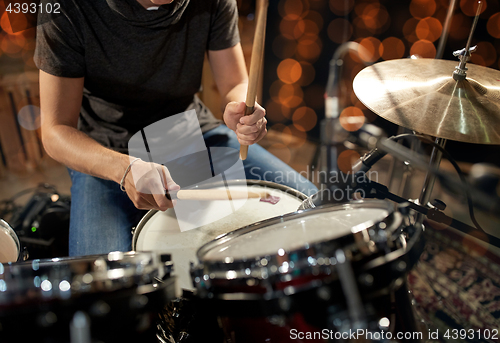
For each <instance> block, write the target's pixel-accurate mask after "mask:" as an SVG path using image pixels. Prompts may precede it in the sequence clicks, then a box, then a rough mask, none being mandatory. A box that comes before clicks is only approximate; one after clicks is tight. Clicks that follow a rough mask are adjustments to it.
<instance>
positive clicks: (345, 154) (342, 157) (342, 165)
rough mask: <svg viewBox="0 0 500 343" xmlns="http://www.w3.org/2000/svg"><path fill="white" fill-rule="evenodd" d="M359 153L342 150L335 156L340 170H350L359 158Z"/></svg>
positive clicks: (348, 171) (344, 171) (347, 171)
mask: <svg viewBox="0 0 500 343" xmlns="http://www.w3.org/2000/svg"><path fill="white" fill-rule="evenodd" d="M360 157H361V155H360V154H359V153H358V152H357V151H354V150H344V151H342V152H341V153H340V154H339V157H337V165H338V167H339V169H340V171H341V172H343V173H345V174H347V173H350V172H352V166H353V165H354V164H355V163H356V162H357V161H358V160H359V158H360Z"/></svg>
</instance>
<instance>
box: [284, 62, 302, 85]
mask: <svg viewBox="0 0 500 343" xmlns="http://www.w3.org/2000/svg"><path fill="white" fill-rule="evenodd" d="M278 77H279V79H280V80H281V81H282V82H283V83H295V82H297V81H299V80H300V78H301V77H302V66H301V65H300V63H299V62H297V61H296V60H294V59H291V58H287V59H286V60H283V61H281V63H280V64H279V65H278Z"/></svg>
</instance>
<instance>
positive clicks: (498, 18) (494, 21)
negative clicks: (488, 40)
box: [486, 12, 500, 38]
mask: <svg viewBox="0 0 500 343" xmlns="http://www.w3.org/2000/svg"><path fill="white" fill-rule="evenodd" d="M486 28H487V30H488V33H489V34H490V35H492V36H493V37H494V38H500V12H498V13H495V14H493V15H492V16H491V17H490V18H489V19H488V23H487V24H486Z"/></svg>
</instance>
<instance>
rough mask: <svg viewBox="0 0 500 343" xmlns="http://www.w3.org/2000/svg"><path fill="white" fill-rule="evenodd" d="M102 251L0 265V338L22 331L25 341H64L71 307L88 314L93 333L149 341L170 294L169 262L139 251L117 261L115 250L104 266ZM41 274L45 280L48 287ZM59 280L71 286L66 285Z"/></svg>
mask: <svg viewBox="0 0 500 343" xmlns="http://www.w3.org/2000/svg"><path fill="white" fill-rule="evenodd" d="M118 255H120V256H123V255H125V256H129V255H127V254H123V253H118ZM107 256H109V255H96V256H88V257H85V258H62V259H53V260H34V261H30V262H24V263H10V264H3V265H0V266H1V268H2V270H1V273H0V284H3V287H4V288H5V289H4V291H3V292H1V293H0V328H1V330H0V341H2V342H18V341H19V336H20V333H22V337H23V339H29V340H30V341H31V340H32V341H37V342H68V341H69V340H70V339H69V334H70V323H71V320H72V318H73V316H74V314H75V313H76V312H84V313H85V314H86V315H87V316H88V318H89V321H90V330H91V336H92V339H97V340H99V341H102V342H115V341H117V340H123V341H127V340H128V339H131V338H133V339H136V340H137V341H145V339H146V338H147V340H149V341H153V340H154V337H155V335H156V326H155V322H156V318H157V315H158V312H159V311H160V310H161V307H162V306H163V304H166V303H168V302H169V301H170V300H172V299H173V298H174V297H175V278H170V277H169V276H168V273H169V266H167V264H165V263H163V262H160V261H159V260H160V259H159V258H158V259H156V257H154V256H153V255H152V254H146V253H141V254H140V255H139V254H137V255H135V256H136V257H138V258H137V259H135V261H134V260H133V256H131V258H128V259H127V257H125V258H122V262H119V261H118V260H117V259H116V256H115V257H114V258H113V260H111V259H107V260H106V262H109V268H108V269H107V270H103V269H102V263H101V262H98V261H102V260H103V259H106V258H107ZM150 257H152V258H154V259H153V260H148V258H150ZM99 269H100V270H99ZM30 271H31V272H30ZM160 275H163V277H162V278H163V280H160ZM89 276H92V277H91V278H89ZM37 280H38V281H37ZM41 280H45V281H50V284H51V287H52V289H49V288H48V287H47V284H46V285H45V286H44V285H41V284H40V282H39V281H41ZM65 281H66V282H65ZM42 282H43V281H42ZM37 285H38V286H37ZM63 285H64V286H65V287H70V288H69V289H68V291H66V288H63V287H62V286H63ZM68 285H69V286H68ZM0 286H1V285H0ZM27 323H29V325H30V326H31V329H30V330H28V331H27V330H26V324H27Z"/></svg>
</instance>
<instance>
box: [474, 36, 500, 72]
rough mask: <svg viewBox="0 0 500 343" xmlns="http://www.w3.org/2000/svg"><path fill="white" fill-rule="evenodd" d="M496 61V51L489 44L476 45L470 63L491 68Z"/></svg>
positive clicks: (480, 43)
mask: <svg viewBox="0 0 500 343" xmlns="http://www.w3.org/2000/svg"><path fill="white" fill-rule="evenodd" d="M496 60H497V51H496V49H495V47H494V46H493V44H491V43H490V42H479V43H477V50H476V52H474V53H473V54H472V56H471V62H472V63H475V64H479V65H482V66H485V67H488V66H491V65H492V64H494V63H495V62H496Z"/></svg>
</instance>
